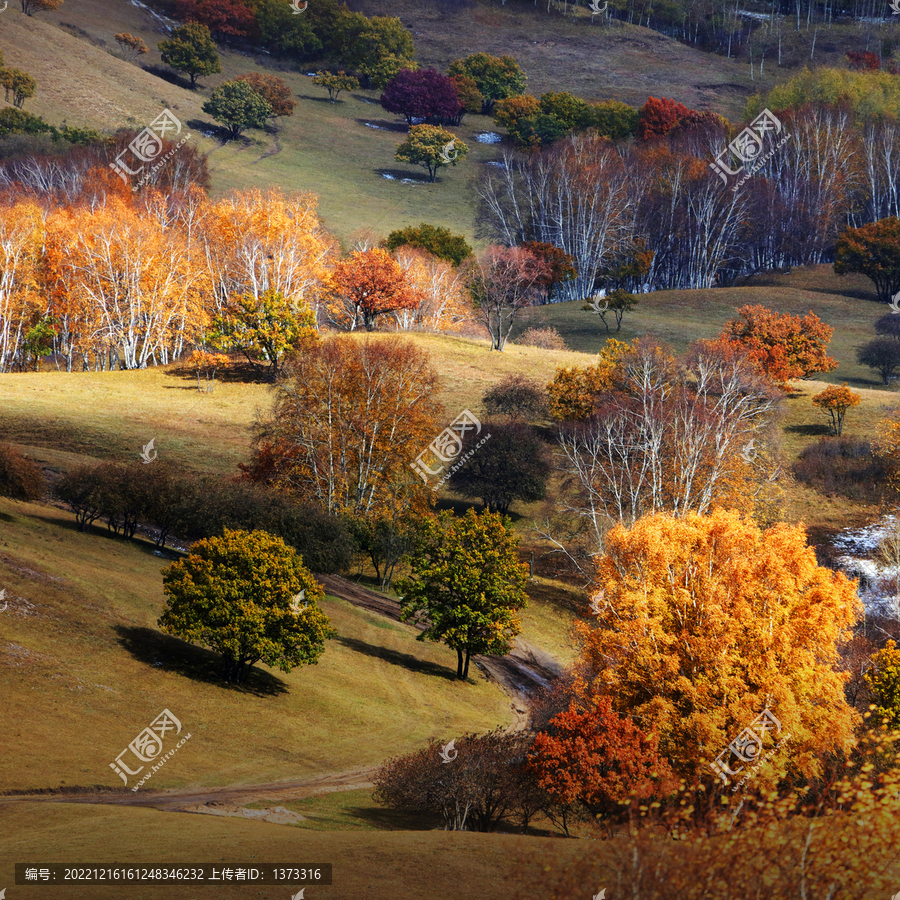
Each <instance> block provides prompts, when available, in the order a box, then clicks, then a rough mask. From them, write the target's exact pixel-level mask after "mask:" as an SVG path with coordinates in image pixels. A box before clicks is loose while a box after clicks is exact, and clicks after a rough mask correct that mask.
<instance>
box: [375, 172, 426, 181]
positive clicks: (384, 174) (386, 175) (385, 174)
mask: <svg viewBox="0 0 900 900" xmlns="http://www.w3.org/2000/svg"><path fill="white" fill-rule="evenodd" d="M381 177H382V178H387V180H388V181H399V182H400V184H421V183H422V182H421V181H416V179H415V178H398V177H397V176H396V175H391V173H390V172H382V173H381Z"/></svg>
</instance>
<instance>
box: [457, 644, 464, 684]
mask: <svg viewBox="0 0 900 900" xmlns="http://www.w3.org/2000/svg"><path fill="white" fill-rule="evenodd" d="M456 677H457V678H459V679H463V678H465V676H464V675H463V653H462V650H460V649H459V648H457V650H456Z"/></svg>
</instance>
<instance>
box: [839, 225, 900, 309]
mask: <svg viewBox="0 0 900 900" xmlns="http://www.w3.org/2000/svg"><path fill="white" fill-rule="evenodd" d="M834 271H835V272H836V273H837V274H838V275H845V274H846V273H847V272H859V273H860V274H861V275H865V276H866V278H870V279H871V280H872V281H873V282H874V283H875V290H876V292H877V293H878V299H879V300H881V301H883V302H884V303H889V302H890V300H891V298H892V297H893V296H894V295H895V294H896V293H898V292H900V219H898V218H897V217H896V216H888V217H887V218H886V219H879V220H878V221H877V222H870V223H869V224H868V225H861V226H860V227H859V228H848V229H847V230H846V231H845V232H844V233H843V234H842V235H841V236H840V237H839V238H838V240H837V243H836V244H835V246H834Z"/></svg>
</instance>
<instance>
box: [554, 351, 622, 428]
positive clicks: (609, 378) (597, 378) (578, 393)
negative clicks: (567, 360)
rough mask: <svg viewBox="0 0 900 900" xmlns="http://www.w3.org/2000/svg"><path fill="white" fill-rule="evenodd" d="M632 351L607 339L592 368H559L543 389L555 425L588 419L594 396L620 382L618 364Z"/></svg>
mask: <svg viewBox="0 0 900 900" xmlns="http://www.w3.org/2000/svg"><path fill="white" fill-rule="evenodd" d="M633 350H634V347H633V346H632V345H631V344H626V343H624V342H623V341H617V340H616V339H615V338H610V339H609V340H607V342H606V343H605V344H604V345H603V349H602V350H601V351H600V353H598V354H597V362H596V363H595V364H594V365H593V366H561V367H560V368H558V369H557V370H556V374H555V375H554V376H553V381H551V382H550V384H548V385H547V394H548V396H549V398H550V413H551V415H552V416H553V418H554V419H556V420H557V421H570V422H575V421H580V420H586V419H590V418H591V416H592V415H593V414H594V412H595V407H596V403H597V397H598V395H600V394H602V393H604V392H606V391H610V390H612V388H613V386H614V385H618V384H619V383H620V380H621V373H620V372H619V371H618V366H619V362H620V360H621V359H622V358H623V357H624V356H625V354H626V353H629V352H631V351H633Z"/></svg>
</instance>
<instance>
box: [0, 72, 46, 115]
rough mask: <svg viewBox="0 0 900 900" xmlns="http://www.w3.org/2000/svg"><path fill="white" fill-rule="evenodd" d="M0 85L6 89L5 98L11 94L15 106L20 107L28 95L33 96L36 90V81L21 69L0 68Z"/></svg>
mask: <svg viewBox="0 0 900 900" xmlns="http://www.w3.org/2000/svg"><path fill="white" fill-rule="evenodd" d="M0 85H3V89H4V90H5V91H6V99H7V100H9V96H10V94H12V101H13V104H14V105H15V106H17V107H18V108H19V109H21V108H22V107H23V106H24V105H25V101H26V100H27V99H28V98H29V97H33V96H34V92H35V90H37V82H36V81H35V80H34V78H32V77H31V76H30V75H29V74H28V73H27V72H23V71H21V69H0Z"/></svg>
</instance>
